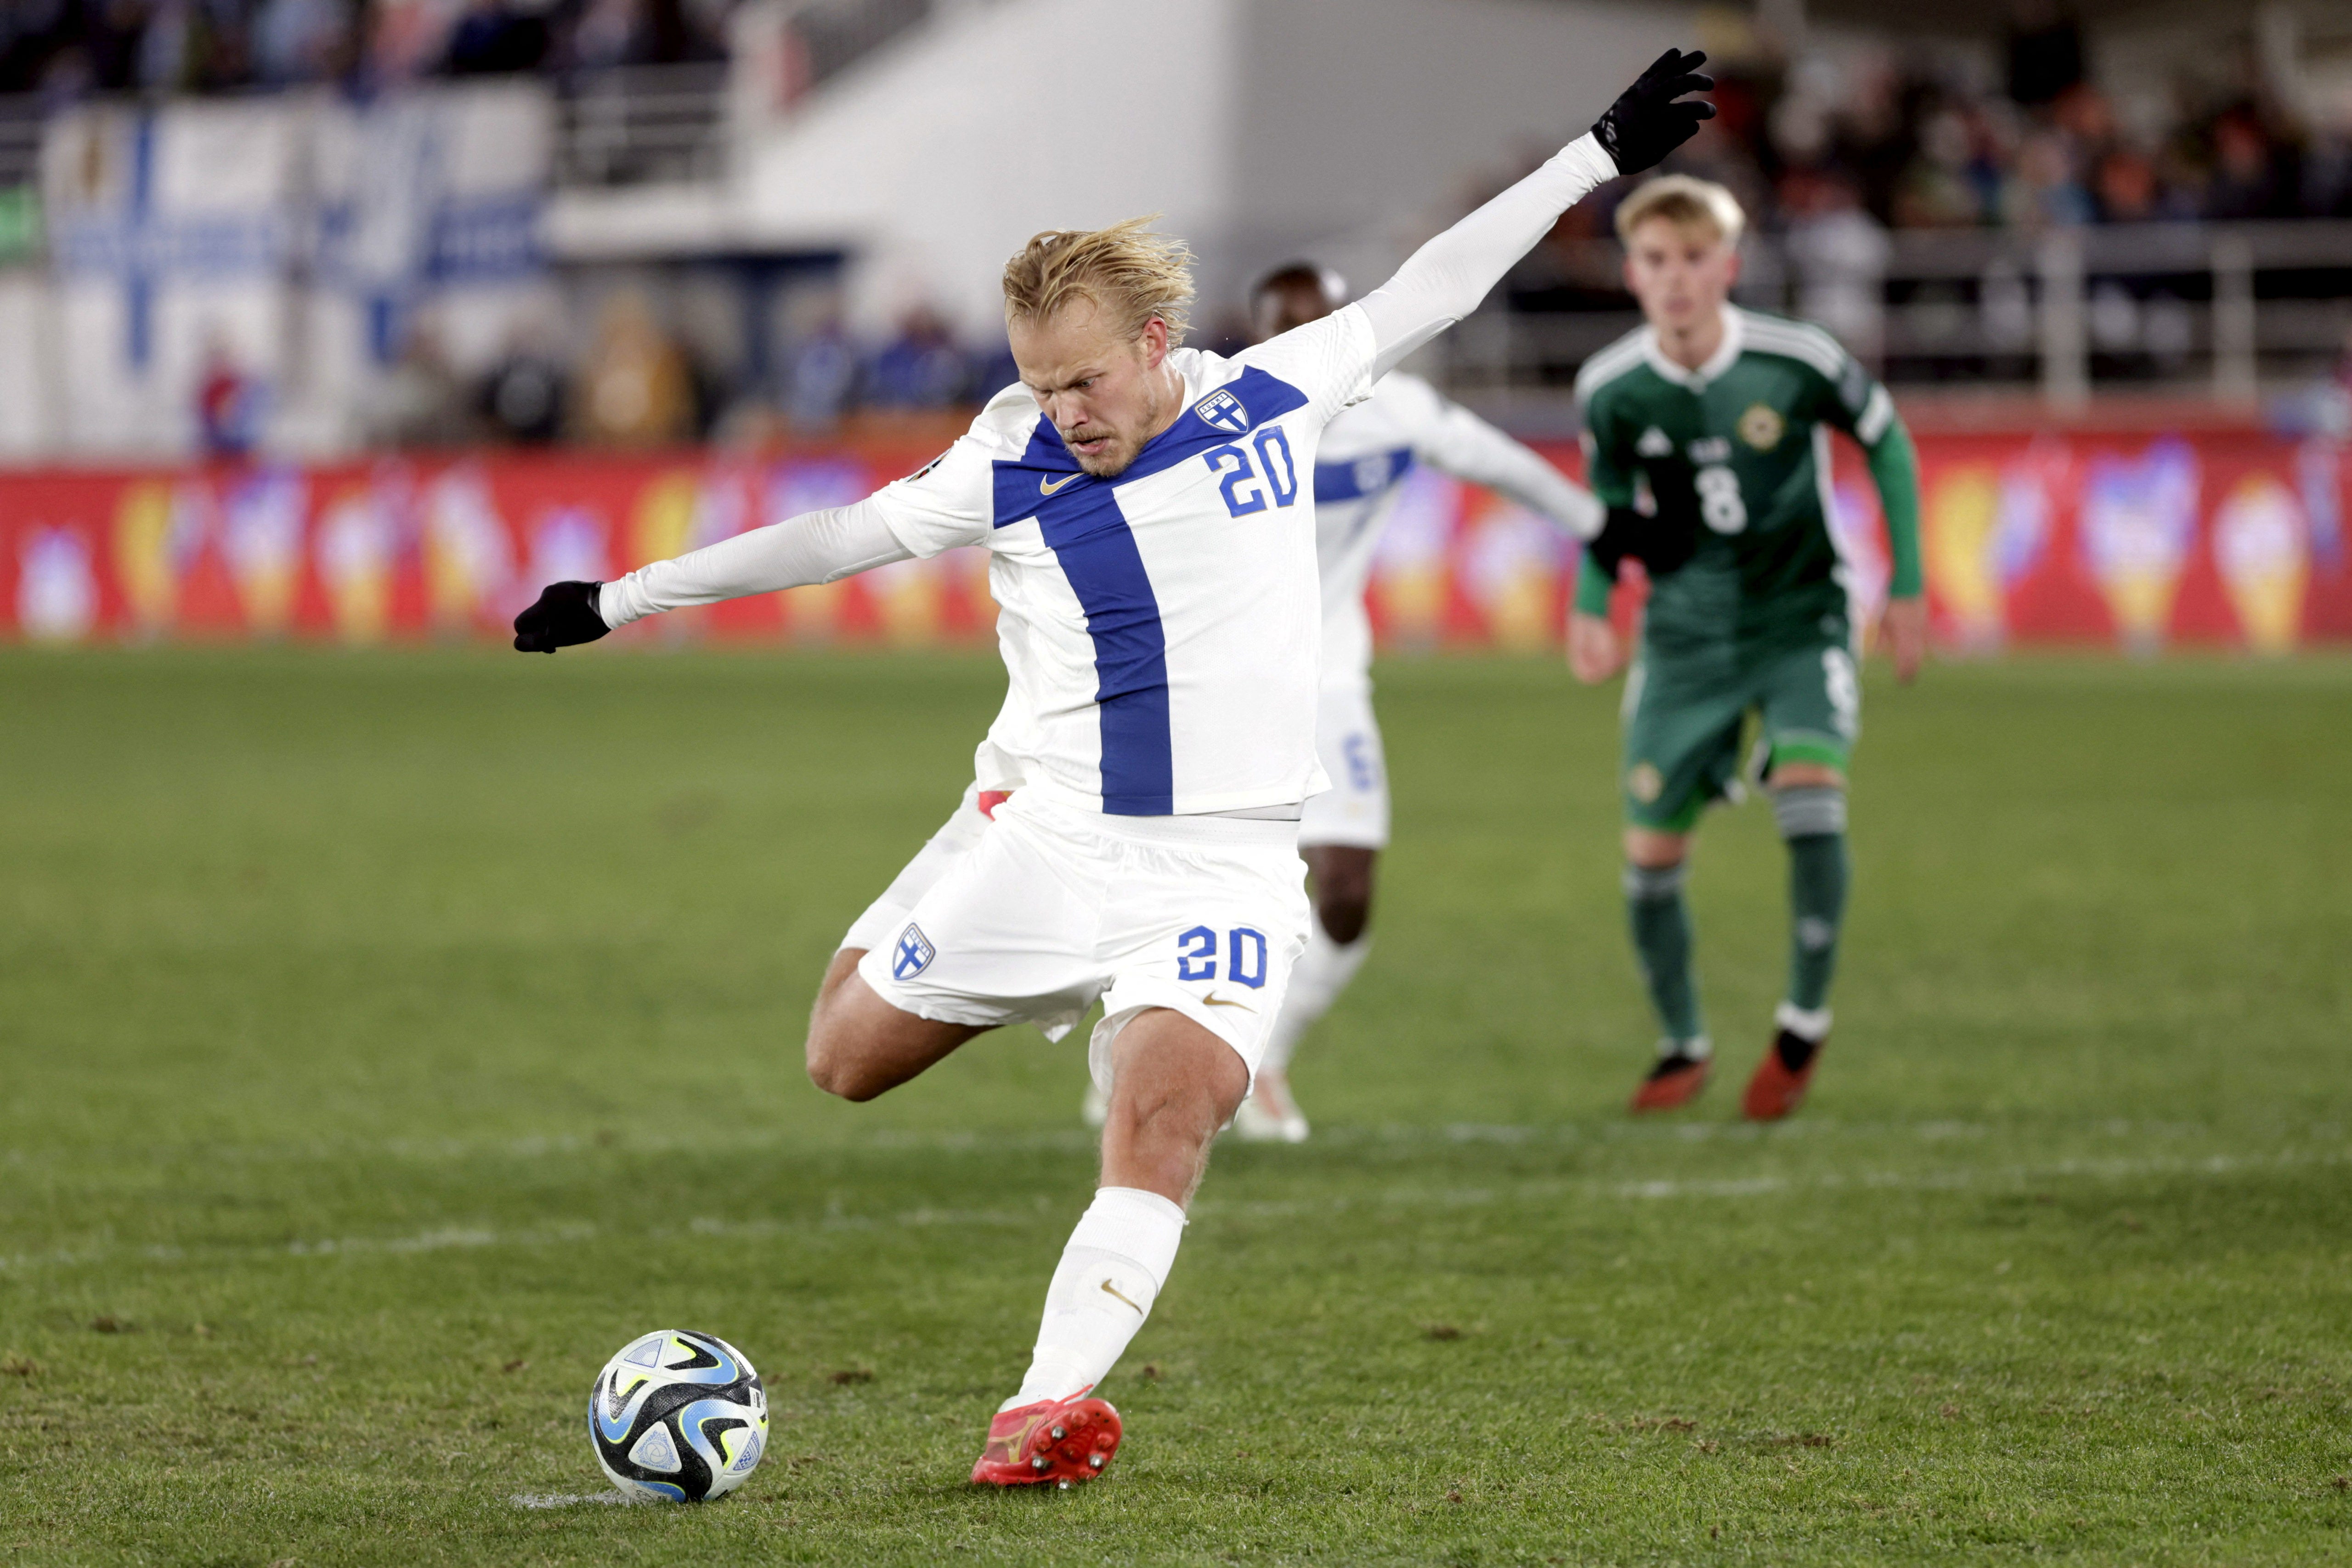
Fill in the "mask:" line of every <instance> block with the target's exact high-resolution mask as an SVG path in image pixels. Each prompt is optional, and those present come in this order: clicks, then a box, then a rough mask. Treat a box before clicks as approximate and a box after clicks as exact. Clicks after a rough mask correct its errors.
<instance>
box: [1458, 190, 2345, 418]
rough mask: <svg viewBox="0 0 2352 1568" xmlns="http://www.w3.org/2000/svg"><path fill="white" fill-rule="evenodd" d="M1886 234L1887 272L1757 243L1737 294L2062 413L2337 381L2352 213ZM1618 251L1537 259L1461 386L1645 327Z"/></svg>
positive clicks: (1498, 305) (1474, 325) (1523, 375)
mask: <svg viewBox="0 0 2352 1568" xmlns="http://www.w3.org/2000/svg"><path fill="white" fill-rule="evenodd" d="M1882 240H1883V244H1882V246H1881V247H1880V249H1879V258H1878V260H1877V262H1876V264H1875V265H1872V264H1868V262H1869V258H1868V257H1867V255H1866V251H1867V247H1864V250H1865V257H1864V263H1865V264H1864V265H1851V264H1849V265H1848V266H1846V267H1844V268H1824V267H1822V265H1820V264H1819V263H1817V262H1816V263H1812V264H1810V265H1809V264H1808V260H1807V258H1805V257H1804V256H1803V255H1802V253H1801V247H1796V246H1792V245H1791V244H1790V241H1789V239H1788V238H1787V237H1781V236H1758V237H1753V238H1751V239H1750V240H1749V241H1748V254H1747V258H1746V267H1747V274H1746V281H1745V282H1744V284H1743V286H1742V288H1741V289H1740V298H1741V299H1742V300H1743V301H1744V302H1746V303H1748V304H1751V305H1754V306H1757V307H1759V308H1761V309H1767V310H1789V311H1791V312H1793V313H1795V314H1799V315H1804V316H1809V317H1812V318H1814V319H1818V320H1822V321H1824V322H1825V324H1827V325H1829V326H1831V327H1832V329H1833V330H1836V331H1838V332H1839V334H1840V335H1841V336H1842V337H1843V338H1844V339H1845V340H1846V341H1847V342H1848V343H1849V345H1850V346H1851V347H1853V349H1854V350H1855V352H1856V353H1859V354H1861V355H1862V356H1863V357H1864V359H1866V360H1868V361H1869V362H1871V363H1873V364H1874V366H1875V367H1877V368H1879V369H1881V370H1882V372H1883V374H1885V378H1886V379H1887V381H1888V382H1889V383H1890V384H1893V385H1894V386H1895V388H1896V389H1897V390H1898V391H1907V390H1925V389H1929V388H1934V387H1937V386H1965V387H1969V388H1976V389H1983V390H1988V391H2007V392H2011V393H2015V392H2023V391H2031V392H2033V393H2037V394H2038V395H2039V396H2040V398H2041V399H2042V402H2043V403H2044V404H2045V405H2049V406H2051V407H2053V408H2056V409H2060V410H2072V409H2076V408H2079V407H2081V406H2082V405H2084V404H2085V403H2086V402H2087V401H2088V400H2089V399H2090V398H2091V396H2092V395H2093V394H2094V393H2105V392H2108V391H2121V390H2132V391H2151V392H2168V393H2177V394H2190V395H2204V396H2210V397H2212V398H2214V399H2217V400H2220V401H2221V402H2224V403H2228V404H2234V405H2251V404H2252V402H2253V401H2254V399H2255V397H2256V396H2257V395H2258V392H2259V391H2260V390H2261V389H2263V388H2264V387H2266V386H2276V385H2280V384H2285V383H2287V382H2290V381H2292V380H2294V379H2296V378H2307V377H2310V376H2314V375H2317V374H2325V373H2326V369H2327V367H2328V365H2329V364H2330V363H2332V362H2333V361H2334V360H2335V358H2336V356H2337V355H2338V354H2339V353H2343V352H2344V351H2345V349H2346V347H2347V340H2352V269H2347V268H2346V267H2345V265H2344V260H2345V258H2347V257H2352V222H2341V221H2335V220H2313V219H2304V220H2292V221H2278V222H2266V223H2241V224H2194V223H2178V224H2144V225H2114V226H2101V227H2094V228H2056V229H2049V230H2045V231H2043V232H2042V233H2040V234H2027V233H2019V232H2011V231H2001V230H1962V231H1945V230H1939V231H1933V232H1926V231H1907V232H1906V231H1897V232H1895V233H1891V234H1885V235H1884V236H1883V237H1882ZM1621 261H1622V250H1621V249H1620V247H1618V246H1617V245H1616V244H1615V243H1614V242H1612V241H1579V242H1574V243H1570V244H1565V245H1554V246H1551V247H1546V248H1545V249H1543V250H1541V251H1539V252H1538V254H1537V255H1536V256H1535V257H1533V258H1530V259H1529V261H1528V263H1527V264H1525V265H1523V266H1522V267H1521V268H1520V269H1519V271H1518V272H1517V274H1515V275H1514V277H1513V279H1512V281H1511V283H1510V285H1509V286H1508V287H1507V289H1504V290H1502V291H1499V292H1498V293H1497V295H1496V299H1495V300H1494V301H1493V302H1491V303H1490V304H1489V305H1488V307H1487V308H1486V310H1482V311H1481V312H1480V313H1479V314H1478V315H1476V316H1475V317H1473V318H1472V319H1471V320H1470V321H1466V322H1465V323H1464V325H1463V329H1462V330H1461V331H1457V332H1455V333H1454V334H1453V335H1452V336H1451V338H1450V339H1449V340H1448V341H1447V342H1446V353H1447V360H1446V364H1445V374H1446V376H1447V379H1448V380H1449V381H1450V382H1451V383H1452V384H1454V386H1455V387H1457V388H1460V389H1463V390H1465V391H1472V392H1475V391H1480V390H1487V389H1496V390H1499V389H1506V388H1519V389H1525V388H1535V387H1546V386H1558V387H1560V388H1561V389H1563V390H1564V389H1565V387H1566V385H1567V384H1568V383H1570V381H1572V380H1573V378H1574V375H1575V371H1576V367H1577V366H1578V365H1579V364H1580V363H1583V361H1584V359H1585V358H1586V357H1587V356H1588V355H1590V354H1591V353H1593V352H1594V351H1595V350H1597V349H1600V348H1601V347H1602V346H1604V345H1605V344H1607V343H1608V342H1611V341H1612V340H1613V339H1615V338H1617V337H1618V336H1620V335H1622V333H1624V332H1626V331H1631V330H1633V328H1635V327H1637V326H1639V325H1640V324H1641V318H1640V315H1639V313H1638V312H1637V311H1636V310H1634V309H1633V301H1632V300H1631V299H1630V298H1629V297H1627V296H1626V295H1624V293H1623V292H1622V288H1621V287H1620V286H1619V284H1618V278H1619V275H1620V265H1621ZM1559 301H1566V302H1565V303H1560V302H1559Z"/></svg>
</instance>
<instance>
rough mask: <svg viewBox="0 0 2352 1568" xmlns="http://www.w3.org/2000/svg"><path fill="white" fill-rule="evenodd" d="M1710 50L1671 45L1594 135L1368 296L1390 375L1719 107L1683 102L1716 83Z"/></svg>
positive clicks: (1382, 369) (1381, 362) (1381, 366)
mask: <svg viewBox="0 0 2352 1568" xmlns="http://www.w3.org/2000/svg"><path fill="white" fill-rule="evenodd" d="M1705 61H1706V56H1705V55H1703V54H1698V53H1692V54H1688V55H1685V54H1682V53H1679V52H1678V51H1676V50H1674V49H1668V50H1667V51H1666V52H1665V53H1664V54H1663V55H1660V56H1659V57H1658V58H1657V61H1656V63H1654V65H1652V66H1651V67H1650V68H1649V69H1648V70H1646V71H1644V72H1643V73H1642V79H1640V80H1639V81H1637V82H1635V83H1634V84H1633V86H1632V87H1629V88H1627V89H1625V90H1624V92H1623V93H1622V94H1621V95H1620V96H1619V98H1618V100H1617V101H1616V102H1615V103H1613V104H1612V105H1611V106H1610V108H1609V112H1608V113H1606V114H1603V115H1602V116H1601V119H1600V121H1599V122H1598V123H1597V124H1595V125H1594V126H1593V128H1592V130H1591V132H1589V133H1588V134H1586V135H1583V136H1580V137H1578V138H1577V139H1576V140H1575V141H1573V142H1570V143H1569V144H1568V145H1567V146H1566V147H1563V148H1561V149H1560V150H1559V152H1558V153H1554V154H1553V155H1552V158H1551V160H1550V162H1549V163H1546V164H1544V166H1543V167H1542V168H1540V169H1538V170H1537V171H1536V172H1535V173H1534V174H1529V175H1528V177H1527V178H1526V179H1524V180H1521V181H1520V182H1519V183H1518V184H1516V185H1513V186H1512V187H1511V188H1510V189H1509V190H1507V191H1505V192H1504V193H1503V194H1502V195H1498V196H1496V198H1495V199H1494V200H1492V201H1490V202H1488V203H1487V204H1486V205H1484V206H1482V207H1480V208H1479V209H1478V210H1477V211H1475V212H1474V213H1472V214H1471V215H1470V216H1467V217H1465V218H1464V219H1463V220H1462V221H1461V222H1459V223H1457V224H1455V225H1454V226H1453V227H1452V228H1449V229H1447V230H1446V231H1445V232H1444V234H1441V235H1439V236H1438V237H1436V238H1434V239H1433V240H1431V241H1430V242H1429V243H1428V244H1426V245H1424V246H1423V247H1421V248H1420V249H1419V250H1416V251H1414V252H1413V254H1412V258H1411V259H1410V260H1408V261H1407V262H1406V263H1405V264H1404V265H1403V266H1402V267H1401V268H1398V269H1397V272H1396V276H1395V277H1393V278H1391V279H1389V280H1388V281H1387V282H1386V283H1384V284H1382V285H1381V287H1380V288H1379V289H1375V290H1374V291H1373V292H1372V293H1370V295H1368V296H1366V297H1365V299H1364V300H1363V310H1364V314H1365V315H1366V317H1368V318H1369V319H1370V321H1371V326H1372V337H1373V341H1374V342H1376V343H1377V344H1378V345H1379V353H1380V357H1379V359H1378V361H1377V362H1376V363H1375V365H1374V370H1373V374H1375V375H1380V374H1386V373H1387V372H1389V371H1390V370H1392V369H1394V368H1395V367H1396V365H1397V363H1399V362H1400V361H1402V359H1403V358H1404V357H1405V356H1406V355H1407V354H1409V353H1412V351H1413V350H1415V349H1417V348H1419V347H1421V345H1422V344H1423V343H1425V342H1429V340H1430V339H1432V338H1433V337H1435V336H1436V335H1437V334H1438V333H1440V332H1442V331H1444V330H1445V329H1446V328H1448V327H1450V326H1452V325H1453V324H1454V322H1456V321H1460V320H1461V319H1462V318H1463V317H1465V316H1466V315H1468V314H1469V313H1470V312H1471V311H1473V310H1476V309H1477V308H1478V301H1480V300H1484V299H1485V298H1486V291H1487V290H1488V289H1492V288H1493V287H1494V286H1495V285H1496V284H1497V283H1499V282H1501V281H1502V279H1503V275H1504V274H1505V273H1506V272H1508V271H1509V270H1510V269H1511V267H1512V265H1513V264H1514V263H1516V262H1517V260H1518V259H1519V258H1520V257H1522V256H1525V255H1526V254H1527V253H1528V251H1530V250H1532V249H1534V248H1535V244H1536V241H1538V240H1539V239H1541V238H1542V237H1544V236H1545V235H1546V234H1548V233H1549V232H1550V230H1551V226H1552V225H1553V224H1555V223H1557V222H1559V215H1560V214H1562V213H1564V212H1566V211H1567V210H1568V209H1569V208H1570V207H1572V206H1574V205H1576V204H1577V203H1578V202H1580V201H1582V200H1583V199H1584V197H1585V196H1586V195H1588V194H1589V193H1590V192H1591V190H1592V189H1593V187H1595V186H1597V185H1599V184H1601V183H1602V182H1603V181H1607V180H1612V179H1615V178H1616V177H1617V176H1618V175H1620V174H1639V173H1640V172H1641V171H1642V170H1643V169H1647V168H1649V167H1651V166H1652V165H1654V164H1655V163H1657V162H1658V161H1659V160H1660V159H1663V158H1664V156H1665V155H1666V154H1667V153H1671V152H1673V151H1674V150H1675V148H1677V147H1679V146H1681V145H1682V144H1683V143H1684V142H1686V141H1688V140H1690V138H1691V137H1692V136H1693V135H1695V134H1696V133H1697V131H1698V127H1699V122H1700V121H1704V120H1711V119H1713V118H1714V116H1715V106H1714V105H1713V104H1710V103H1707V102H1706V101H1705V100H1693V101H1689V102H1683V103H1677V102H1675V100H1676V99H1677V98H1680V97H1681V96H1682V95H1683V94H1685V93H1689V92H1705V91H1706V90H1707V89H1710V88H1712V87H1713V86H1714V85H1715V83H1714V82H1713V81H1712V80H1711V79H1708V78H1706V77H1703V76H1698V75H1696V74H1694V73H1695V72H1696V69H1697V68H1698V67H1699V66H1700V65H1701V64H1703V63H1704V62H1705Z"/></svg>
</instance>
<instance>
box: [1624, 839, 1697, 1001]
mask: <svg viewBox="0 0 2352 1568" xmlns="http://www.w3.org/2000/svg"><path fill="white" fill-rule="evenodd" d="M1625 913H1626V916H1627V919H1628V922H1629V923H1630V924H1631V925H1632V927H1633V955H1634V956H1635V957H1636V958H1638V959H1639V960H1641V963H1642V978H1643V981H1644V982H1645V983H1646V984H1648V985H1649V987H1650V1004H1651V1005H1653V1006H1654V1007H1655V1008H1657V1010H1658V1022H1659V1023H1660V1024H1662V1025H1664V1027H1665V1031H1666V1038H1668V1039H1669V1040H1672V1041H1675V1042H1676V1043H1677V1044H1686V1043H1690V1042H1694V1041H1696V1040H1697V1039H1699V1038H1700V1037H1702V1036H1703V1035H1705V1034H1706V1027H1705V1026H1704V1025H1702V1024H1701V1023H1700V1021H1699V1013H1698V986H1697V984H1696V982H1694V980H1693V979H1692V977H1691V920H1690V907H1689V906H1688V905H1686V904H1685V903H1684V902H1683V868H1681V867H1680V866H1628V867H1626V868H1625Z"/></svg>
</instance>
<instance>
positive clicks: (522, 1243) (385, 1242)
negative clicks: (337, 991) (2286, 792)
mask: <svg viewBox="0 0 2352 1568" xmlns="http://www.w3.org/2000/svg"><path fill="white" fill-rule="evenodd" d="M2347 1158H2352V1151H2347V1150H2344V1149H2330V1150H2309V1151H2300V1152H2299V1151H2295V1150H2286V1151H2283V1152H2277V1153H2270V1154H2253V1155H2247V1154H2206V1155H2195V1156H2174V1157H2159V1158H2154V1159H2124V1158H2116V1159H2065V1160H2058V1161H2053V1162H2052V1163H2049V1164H2046V1165H1996V1166H1985V1167H1979V1168H1973V1169H1971V1168H1968V1167H1959V1168H1948V1169H1944V1170H1936V1171H1863V1172H1858V1173H1847V1172H1843V1171H1824V1172H1822V1173H1817V1174H1813V1175H1809V1176H1781V1175H1759V1176H1735V1177H1726V1178H1705V1179H1698V1180H1685V1179H1680V1178H1672V1177H1668V1178H1653V1179H1648V1180H1640V1181H1612V1180H1610V1179H1607V1178H1603V1177H1593V1176H1586V1177H1562V1178H1556V1179H1538V1180H1534V1181H1526V1182H1515V1183H1511V1184H1507V1185H1502V1186H1480V1187H1411V1186H1389V1187H1381V1188H1376V1189H1373V1190H1371V1191H1369V1192H1354V1193H1349V1194H1343V1195H1340V1196H1338V1197H1331V1198H1319V1197H1318V1198H1272V1199H1217V1198H1206V1199H1202V1201H1200V1202H1199V1203H1196V1204H1194V1205H1192V1217H1193V1218H1194V1219H1196V1220H1201V1219H1207V1220H1216V1219H1229V1218H1232V1219H1274V1218H1295V1217H1297V1216H1300V1215H1337V1214H1346V1213H1351V1212H1357V1211H1361V1210H1374V1211H1377V1210H1382V1209H1400V1208H1403V1209H1462V1208H1484V1207H1491V1206H1493V1205H1496V1204H1507V1203H1520V1204H1541V1205H1551V1204H1557V1203H1559V1201H1561V1200H1562V1199H1570V1198H1574V1199H1582V1200H1588V1201H1590V1200H1612V1199H1613V1200H1616V1201H1620V1202H1633V1203H1646V1202H1658V1201H1664V1200H1672V1199H1676V1198H1748V1197H1759V1196H1764V1195H1768V1194H1780V1193H1787V1192H1791V1191H1818V1192H1835V1191H1842V1190H1847V1189H1854V1188H1859V1189H1862V1190H1865V1191H1870V1192H1953V1191H1958V1190H1961V1189H1966V1188H1974V1187H1990V1188H2001V1187H2011V1188H2015V1187H2029V1186H2033V1185H2036V1184H2047V1183H2050V1182H2056V1181H2069V1180H2105V1181H2116V1180H2129V1179H2133V1178H2137V1177H2146V1176H2201V1177H2216V1178H2218V1177H2225V1176H2231V1175H2238V1174H2242V1173H2249V1172H2255V1173H2259V1172H2264V1171H2281V1170H2292V1169H2298V1168H2311V1167H2326V1166H2335V1165H2341V1164H2343V1163H2346V1162H2347ZM1052 1206H1053V1205H1051V1204H1050V1203H1032V1204H1030V1205H1027V1206H1025V1207H1023V1208H1002V1209H939V1208H930V1207H919V1208H912V1209H903V1210H900V1211H898V1213H896V1214H888V1215H856V1214H843V1213H828V1214H824V1215H815V1216H812V1217H809V1218H805V1219H790V1218H777V1217H774V1216H760V1217H755V1218H751V1219H724V1218H720V1217H719V1216H717V1215H702V1216H698V1217H697V1218H695V1219H692V1220H689V1221H688V1223H687V1225H686V1226H684V1227H683V1229H684V1231H685V1233H686V1234H688V1235H692V1236H699V1237H733V1238H739V1239H743V1240H757V1239H763V1238H770V1237H783V1236H792V1235H806V1234H811V1233H818V1232H824V1231H840V1230H871V1229H875V1228H877V1227H881V1226H895V1227H898V1228H900V1229H908V1230H925V1229H933V1228H937V1227H939V1226H958V1227H970V1226H1003V1227H1009V1228H1024V1227H1033V1226H1035V1225H1037V1224H1038V1222H1039V1218H1040V1215H1043V1214H1045V1213H1047V1212H1048V1211H1050V1210H1051V1208H1052ZM678 1233H679V1232H678V1230H677V1228H666V1229H664V1230H661V1231H657V1232H655V1233H653V1237H654V1238H655V1239H656V1240H658V1239H662V1238H665V1237H673V1236H676V1235H677V1234H678ZM625 1234H627V1233H619V1232H613V1231H609V1230H606V1229H604V1228H602V1227H599V1226H595V1225H593V1224H592V1223H590V1222H588V1221H585V1220H572V1221H564V1222H561V1223H558V1224H555V1225H551V1226H537V1227H533V1228H531V1229H529V1230H521V1231H507V1232H500V1231H498V1230H494V1229H490V1228H488V1227H487V1226H440V1227H437V1228H436V1229H433V1230H428V1231H424V1232H420V1233H419V1234H417V1235H415V1236H404V1237H326V1238H322V1239H320V1240H315V1241H306V1240H298V1241H291V1242H285V1243H280V1244H276V1245H272V1246H251V1247H197V1248H194V1249H193V1250H191V1249H189V1248H185V1247H113V1246H100V1247H83V1248H79V1249H76V1248H69V1247H60V1248H58V1249H57V1250H55V1251H52V1252H42V1253H22V1254H17V1255H16V1256H14V1257H0V1273H22V1272H26V1271H29V1270H33V1269H37V1268H44V1267H47V1268H74V1267H77V1266H79V1265H85V1264H97V1263H105V1262H110V1261H113V1260H115V1259H118V1258H142V1259H144V1260H146V1261H149V1262H157V1263H166V1262H195V1263H205V1262H216V1261H230V1260H234V1259H237V1258H337V1257H359V1258H364V1257H402V1256H409V1255H415V1254H419V1253H431V1252H446V1251H453V1250H465V1249H473V1248H484V1247H488V1248H494V1249H497V1250H501V1251H515V1250H521V1249H524V1248H527V1247H561V1246H569V1245H577V1244H579V1243H583V1242H590V1241H594V1240H598V1239H600V1238H603V1237H608V1236H622V1235H625Z"/></svg>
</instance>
